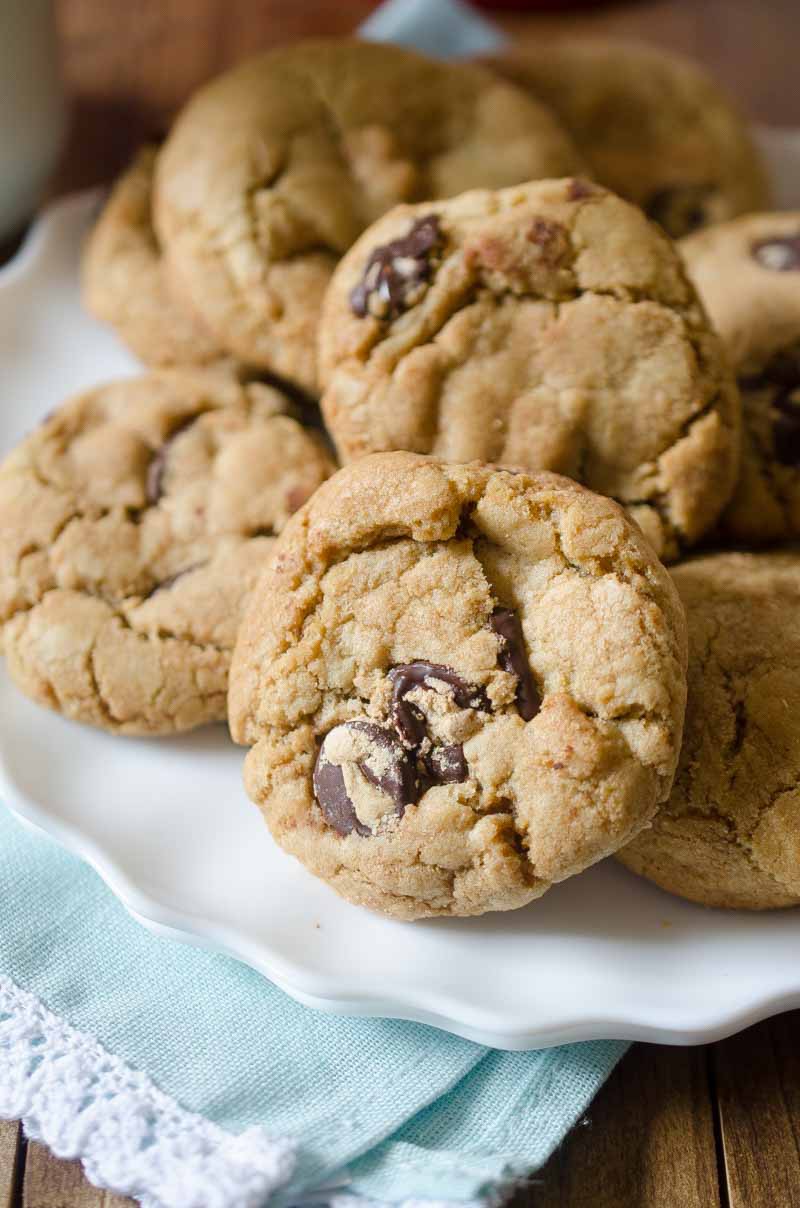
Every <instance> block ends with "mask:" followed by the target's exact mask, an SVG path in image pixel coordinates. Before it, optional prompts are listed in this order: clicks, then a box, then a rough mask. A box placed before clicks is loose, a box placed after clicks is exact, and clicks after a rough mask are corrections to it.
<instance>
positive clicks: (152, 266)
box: [81, 147, 237, 372]
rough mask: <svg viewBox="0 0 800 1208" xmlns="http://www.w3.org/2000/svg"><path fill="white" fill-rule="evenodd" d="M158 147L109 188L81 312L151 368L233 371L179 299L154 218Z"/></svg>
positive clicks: (90, 249)
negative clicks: (111, 332) (104, 326)
mask: <svg viewBox="0 0 800 1208" xmlns="http://www.w3.org/2000/svg"><path fill="white" fill-rule="evenodd" d="M156 155H157V150H156V148H155V147H143V148H142V150H141V151H140V152H139V154H138V155H137V156H136V158H135V159H134V161H133V163H132V164H131V166H130V167H129V168H128V169H127V171H126V172H124V173H123V174H122V176H121V177H120V178H119V180H118V181H117V182H116V184H115V185H114V188H113V189H112V191H111V194H110V196H109V198H108V201H107V202H106V204H105V206H104V207H103V210H102V213H101V214H100V217H99V219H98V220H97V223H96V224H95V226H94V228H93V229H92V231H91V234H90V235H89V239H88V241H87V244H86V247H85V249H84V254H83V262H82V266H81V272H82V278H83V281H82V284H83V300H84V304H85V305H86V309H87V310H88V311H90V313H91V314H93V315H94V316H95V318H97V319H100V320H101V322H104V323H108V324H110V326H111V327H113V328H114V329H115V331H116V332H117V334H118V335H119V337H120V339H121V340H122V341H123V342H124V343H125V344H127V346H128V347H129V348H130V350H131V352H133V353H134V354H135V355H136V356H137V357H138V358H139V360H140V361H142V362H143V363H144V364H145V365H150V366H153V367H155V368H170V367H175V366H181V365H186V366H208V365H213V366H215V367H217V366H218V367H220V368H223V369H230V370H231V371H232V372H233V371H235V370H236V369H237V366H236V363H235V361H234V359H233V358H232V357H230V356H229V355H228V354H227V352H226V351H225V349H224V348H223V346H222V344H220V343H219V341H218V340H216V339H215V338H214V337H213V336H212V335H211V332H210V331H209V330H208V329H207V328H206V327H205V326H204V324H203V323H202V322H201V321H200V320H199V319H198V318H197V317H196V316H195V315H194V314H193V313H192V312H191V310H190V308H189V307H188V306H186V305H185V304H183V303H181V302H179V301H178V300H177V298H176V297H175V294H174V290H173V289H172V286H171V285H170V281H169V272H168V269H167V266H166V263H165V261H164V257H163V255H162V253H161V247H160V245H159V242H158V238H157V236H156V233H155V230H154V228H153V220H152V193H153V173H154V171H155V162H156Z"/></svg>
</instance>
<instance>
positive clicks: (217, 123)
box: [155, 41, 579, 390]
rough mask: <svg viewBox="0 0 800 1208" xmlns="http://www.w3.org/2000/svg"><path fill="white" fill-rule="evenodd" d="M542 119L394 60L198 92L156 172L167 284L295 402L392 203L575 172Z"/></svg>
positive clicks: (231, 76)
mask: <svg viewBox="0 0 800 1208" xmlns="http://www.w3.org/2000/svg"><path fill="white" fill-rule="evenodd" d="M578 160H579V157H578V155H577V152H576V151H575V149H574V148H573V146H572V143H571V140H570V139H569V138H568V137H567V135H566V134H564V133H563V131H562V130H561V129H560V127H559V126H558V125H557V123H556V120H555V119H554V118H553V117H551V115H550V113H549V111H548V110H546V109H545V108H544V107H543V106H541V105H539V104H538V102H536V101H534V100H532V99H531V98H529V97H528V96H526V95H525V94H524V93H523V92H521V91H520V90H518V89H516V88H515V87H513V85H510V84H507V83H506V82H504V81H501V80H499V79H498V78H497V77H495V76H493V75H492V74H491V73H489V72H487V71H486V70H484V69H482V68H479V67H476V66H468V65H466V64H452V63H450V64H448V63H440V62H434V61H432V60H429V59H426V58H424V57H422V56H421V55H418V54H412V53H411V52H409V51H405V50H401V49H400V48H398V47H394V46H379V45H376V44H373V43H358V42H348V41H330V42H306V43H299V44H297V45H294V46H289V47H282V48H280V49H278V50H274V51H270V52H269V53H268V54H265V55H262V56H260V57H258V58H255V59H252V60H250V61H249V62H246V63H243V64H241V65H240V66H239V67H236V68H235V69H234V70H233V71H230V72H228V73H227V74H226V75H223V76H221V77H220V78H219V79H217V80H215V81H214V82H212V83H211V84H209V85H208V86H207V87H205V88H203V89H202V90H201V91H200V92H199V93H197V95H196V96H195V97H194V98H193V99H192V100H191V101H190V102H189V104H188V105H187V107H186V108H185V110H184V111H183V113H182V114H181V115H180V116H179V118H178V120H177V122H176V124H175V127H174V128H173V131H172V133H171V135H170V137H169V138H168V140H167V142H166V144H165V146H164V148H163V150H162V152H161V154H160V156H159V161H158V168H157V173H156V191H155V221H156V229H157V231H158V234H159V237H160V239H161V242H162V244H163V245H164V247H165V248H166V253H167V259H168V262H169V264H170V266H171V269H172V270H173V280H174V282H175V283H176V284H177V286H178V287H179V288H180V289H181V290H182V291H183V293H184V294H185V296H186V298H187V300H188V301H190V302H191V303H192V305H193V306H195V307H196V308H197V310H198V313H199V315H200V317H201V318H202V320H203V321H204V323H205V324H206V325H207V327H208V329H209V331H211V332H212V333H213V334H214V335H215V336H216V338H217V339H218V340H219V341H220V342H221V343H222V344H223V345H224V346H225V347H226V348H229V349H231V351H232V352H233V353H235V354H236V355H237V356H238V357H240V358H241V359H242V360H244V361H246V362H249V363H251V364H254V365H256V366H259V367H261V368H264V369H267V370H270V371H272V372H274V373H277V374H279V375H280V376H282V377H284V378H287V379H289V380H291V381H293V382H295V383H297V384H299V385H300V386H302V387H305V388H306V389H308V390H313V389H314V387H315V384H316V364H315V344H314V341H315V335H316V326H317V319H318V316H319V311H320V306H321V303H322V295H323V293H324V292H325V288H326V286H327V284H328V281H329V279H330V275H331V272H332V271H333V268H334V265H335V264H336V261H337V260H338V259H339V257H340V256H341V255H342V253H343V252H345V251H346V250H347V248H348V247H350V245H351V244H352V243H353V241H354V240H355V239H356V237H357V236H358V235H359V234H360V233H361V231H362V230H363V229H364V228H365V227H366V226H368V225H369V223H370V222H372V221H373V220H374V219H375V218H377V217H378V215H379V214H382V213H383V212H384V211H385V210H387V209H389V208H390V207H391V206H392V205H394V204H395V203H397V202H399V201H416V200H418V199H421V198H423V197H442V196H450V195H451V194H453V193H458V192H460V191H461V190H462V189H465V188H471V187H473V186H475V185H488V186H496V185H505V184H512V183H514V182H516V181H521V180H529V179H534V178H537V177H542V176H547V175H557V174H560V173H563V172H570V171H575V170H576V165H577V163H578Z"/></svg>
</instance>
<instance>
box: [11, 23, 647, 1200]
mask: <svg viewBox="0 0 800 1208" xmlns="http://www.w3.org/2000/svg"><path fill="white" fill-rule="evenodd" d="M362 32H363V33H364V35H365V36H368V37H371V38H373V39H377V40H392V41H397V42H401V43H404V44H406V45H415V46H418V47H420V48H421V49H423V50H427V51H429V52H431V53H434V54H441V55H443V56H447V55H455V54H467V53H477V52H479V51H484V50H491V49H494V48H496V46H497V45H498V44H499V42H500V40H501V38H500V35H499V34H498V32H497V31H496V30H495V29H494V27H492V26H491V25H489V24H488V23H487V22H485V21H484V20H483V19H482V18H480V17H479V16H478V15H477V14H476V13H473V12H471V11H470V10H468V9H467V8H466V6H465V5H463V4H461V3H460V2H459V0H390V3H388V4H386V5H384V6H383V8H382V9H380V10H379V11H378V12H377V13H375V14H373V16H372V17H371V18H370V21H369V22H368V24H367V26H366V27H365V28H364V30H363V31H362ZM624 1049H625V1045H624V1044H622V1043H620V1042H611V1041H610V1042H606V1043H592V1044H576V1045H572V1046H570V1047H565V1048H558V1049H549V1050H544V1051H541V1052H530V1053H506V1052H495V1051H491V1050H488V1049H485V1048H482V1047H480V1046H479V1045H476V1044H472V1043H470V1042H469V1041H466V1040H461V1039H459V1038H458V1037H455V1036H450V1035H447V1034H446V1033H444V1032H440V1031H437V1030H436V1029H433V1028H429V1027H424V1026H422V1025H419V1024H410V1023H403V1022H400V1021H397V1020H378V1019H343V1018H338V1017H335V1016H330V1015H324V1014H321V1013H318V1012H315V1011H311V1010H308V1009H306V1008H304V1007H301V1006H299V1005H298V1004H297V1003H295V1002H294V1001H293V1000H292V999H290V998H288V997H287V996H286V995H285V994H283V993H282V992H281V991H280V990H278V989H276V988H275V987H274V986H272V985H271V984H270V983H269V982H267V981H266V980H265V979H264V978H262V977H261V976H260V975H258V974H257V973H254V972H253V971H252V970H250V969H247V968H245V967H244V966H243V965H240V964H237V963H236V962H235V961H232V960H229V959H226V958H224V957H219V956H214V955H210V954H209V953H206V952H202V951H199V950H195V949H191V948H187V947H184V946H183V945H181V944H177V943H172V942H169V941H166V940H163V939H157V938H155V937H154V936H152V935H150V934H149V933H148V932H147V931H145V930H144V928H142V927H141V926H139V925H138V924H137V923H135V922H134V921H133V920H131V919H130V918H129V917H128V915H127V914H126V913H125V911H124V910H123V908H122V907H121V906H120V905H119V904H118V903H117V901H116V900H115V899H114V898H113V897H112V895H111V894H110V893H109V892H108V891H107V890H106V889H105V888H104V886H103V885H102V883H101V882H100V880H99V879H98V878H97V877H96V875H95V874H94V873H93V872H92V871H91V870H90V869H88V868H87V867H85V866H84V865H82V864H81V863H80V862H79V861H78V860H76V859H75V858H74V857H72V856H70V855H67V854H66V853H65V852H63V851H61V850H60V849H59V848H57V847H56V846H55V845H54V844H53V843H51V842H50V841H49V840H47V839H45V838H43V837H40V836H37V835H34V834H31V833H29V832H28V831H27V830H25V829H23V828H22V826H21V825H20V824H19V823H18V822H17V821H15V820H14V819H13V818H12V816H11V815H10V814H9V813H8V812H7V811H6V810H5V809H4V808H3V807H2V806H0V1116H2V1117H7V1118H9V1119H18V1118H22V1119H23V1120H24V1121H25V1126H26V1129H27V1132H28V1134H29V1136H31V1137H34V1138H35V1139H37V1140H42V1141H44V1142H45V1143H46V1144H47V1145H49V1146H50V1148H51V1149H53V1151H54V1152H55V1153H56V1154H58V1155H59V1156H61V1157H65V1158H75V1157H79V1158H81V1159H82V1160H83V1163H84V1166H85V1169H86V1173H87V1175H88V1176H89V1178H90V1179H91V1180H92V1181H93V1182H95V1183H97V1184H98V1185H99V1186H101V1187H107V1188H110V1189H111V1190H113V1191H117V1192H120V1193H123V1194H127V1195H132V1196H135V1197H137V1198H138V1199H139V1200H140V1201H141V1202H142V1204H144V1205H147V1206H150V1208H249V1206H251V1205H252V1206H255V1205H261V1204H266V1203H268V1202H269V1203H270V1204H274V1205H277V1206H278V1208H280V1206H281V1205H286V1206H289V1205H297V1204H301V1203H305V1202H314V1203H319V1202H321V1201H322V1202H332V1203H334V1204H341V1205H342V1208H345V1206H346V1205H347V1204H352V1205H355V1204H359V1205H364V1206H366V1205H367V1204H368V1203H370V1204H375V1203H376V1202H377V1203H379V1204H380V1203H384V1204H389V1203H391V1204H405V1205H407V1206H408V1208H411V1205H412V1204H414V1205H415V1208H423V1206H424V1205H430V1206H431V1208H433V1205H446V1204H451V1203H459V1204H475V1205H479V1204H490V1203H494V1202H496V1201H497V1200H498V1199H499V1198H500V1197H501V1195H502V1194H503V1192H504V1191H505V1190H507V1189H508V1188H509V1187H511V1186H513V1185H514V1184H515V1183H516V1182H518V1181H519V1180H522V1179H524V1178H526V1177H528V1176H529V1175H530V1173H531V1172H532V1171H534V1170H536V1168H537V1167H539V1166H540V1165H541V1164H542V1163H543V1162H544V1161H545V1160H546V1159H547V1157H548V1155H549V1154H550V1153H551V1152H552V1150H553V1148H554V1147H555V1146H556V1145H557V1144H558V1142H559V1141H560V1140H561V1139H562V1137H563V1136H564V1134H565V1133H566V1132H567V1130H568V1129H569V1128H570V1127H571V1126H572V1124H573V1123H574V1122H575V1120H576V1119H577V1118H578V1117H579V1116H580V1115H581V1114H582V1113H583V1112H584V1110H585V1108H586V1106H587V1104H588V1103H589V1102H590V1100H591V1098H592V1096H593V1095H594V1094H595V1092H596V1091H597V1089H598V1087H599V1086H600V1085H601V1084H602V1082H603V1081H604V1079H605V1078H606V1077H607V1075H608V1073H609V1072H610V1070H611V1069H612V1067H613V1066H614V1064H615V1062H616V1061H617V1060H618V1058H619V1057H620V1055H621V1054H622V1052H623V1051H624Z"/></svg>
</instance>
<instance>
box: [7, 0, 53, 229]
mask: <svg viewBox="0 0 800 1208" xmlns="http://www.w3.org/2000/svg"><path fill="white" fill-rule="evenodd" d="M65 127H66V108H65V104H64V94H63V91H62V88H61V78H60V76H59V69H58V46H57V38H56V28H55V15H54V12H53V3H52V0H0V239H2V238H3V237H4V236H7V235H11V234H12V233H14V232H15V231H16V230H18V229H19V228H20V227H21V226H22V225H23V223H24V222H25V221H26V220H27V219H28V218H30V216H31V215H32V213H33V212H34V210H35V208H36V206H37V204H38V203H39V201H40V200H41V196H42V192H43V189H44V187H45V185H46V183H47V179H48V177H49V176H50V174H51V172H52V171H53V168H54V167H55V164H56V160H57V158H58V153H59V151H60V150H61V145H62V139H63V136H64V131H65Z"/></svg>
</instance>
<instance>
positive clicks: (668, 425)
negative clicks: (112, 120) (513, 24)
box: [0, 41, 800, 919]
mask: <svg viewBox="0 0 800 1208" xmlns="http://www.w3.org/2000/svg"><path fill="white" fill-rule="evenodd" d="M768 203H769V199H768V195H767V188H766V184H765V179H764V174H763V170H762V167H761V164H760V162H759V159H758V156H757V154H756V152H755V150H754V148H753V145H752V143H751V141H750V138H749V136H748V133H747V130H746V128H745V126H744V124H743V122H742V119H741V118H740V117H739V116H738V115H737V113H736V112H735V110H734V109H733V108H732V106H731V105H730V103H729V102H728V101H727V99H726V98H724V97H723V96H722V95H720V93H719V92H718V90H717V89H716V87H715V86H714V84H713V83H712V82H711V81H709V80H708V79H707V78H706V76H705V75H704V74H703V73H702V72H701V71H699V70H698V69H697V68H696V67H694V66H693V65H691V64H689V63H686V62H684V61H683V60H681V59H676V58H674V57H672V56H667V55H665V54H663V53H661V52H656V51H653V50H651V49H648V48H644V47H636V46H631V45H627V44H618V43H559V44H557V45H556V46H548V47H546V48H544V49H542V50H540V51H537V52H536V53H529V54H526V55H525V56H522V55H518V56H514V57H511V58H507V59H504V60H497V61H493V62H491V63H487V64H481V65H477V64H458V65H455V64H443V63H438V62H433V61H430V60H428V59H425V58H423V57H421V56H419V55H416V54H412V53H410V52H407V51H404V50H400V49H397V48H393V47H387V46H377V45H373V44H366V43H358V42H348V41H327V42H322V41H321V42H311V43H304V44H300V45H296V46H291V47H288V48H283V49H280V50H277V51H272V52H270V53H268V54H265V55H262V56H260V57H259V58H256V59H253V60H252V61H249V62H247V63H244V64H242V65H241V66H239V67H237V68H236V69H234V70H233V71H230V72H228V73H227V74H226V75H224V76H222V77H220V78H219V79H217V80H215V81H213V82H212V83H211V84H209V85H208V86H207V87H205V88H204V89H202V90H201V91H200V92H199V93H198V94H197V95H196V96H194V97H193V98H192V99H191V100H190V101H189V103H188V104H187V105H186V107H185V109H184V110H183V112H182V113H181V114H180V115H179V116H178V118H177V120H176V122H175V124H174V126H173V128H172V130H171V132H170V134H169V136H168V138H167V139H166V142H165V143H164V144H163V145H162V146H160V147H147V148H144V149H143V150H142V151H141V153H140V154H139V156H138V157H137V159H136V160H135V162H134V163H133V165H132V166H131V167H130V169H129V170H128V171H127V172H126V174H125V175H124V176H123V177H122V178H121V180H119V181H118V182H117V184H116V186H115V187H114V190H113V192H112V193H111V196H110V198H109V200H108V202H107V204H106V206H105V209H104V211H103V213H102V214H101V216H100V218H99V221H98V223H97V225H96V227H95V229H94V231H93V232H92V234H91V236H90V239H89V241H88V245H87V248H86V252H85V258H84V289H85V298H86V303H87V306H88V308H89V309H90V311H91V312H92V313H93V314H94V315H95V316H96V317H97V318H99V319H101V320H104V321H106V322H108V323H110V324H112V325H113V327H114V328H115V329H116V331H117V333H118V334H119V336H120V338H121V339H122V340H123V341H124V342H125V343H126V344H127V345H128V346H129V347H130V348H131V349H132V350H133V351H134V352H135V353H136V354H137V356H138V357H139V358H140V359H141V360H142V361H143V362H144V363H145V366H146V367H147V369H148V371H147V372H146V373H143V374H142V375H141V376H139V377H137V378H134V379H131V380H126V381H120V382H115V383H110V384H106V385H101V386H98V387H97V388H96V389H94V390H91V391H89V392H88V393H86V394H83V395H82V396H81V397H79V398H76V399H73V400H71V401H68V402H67V403H65V404H63V405H62V406H61V407H60V408H58V409H57V410H56V411H54V412H53V413H51V415H50V416H49V417H48V418H47V419H46V420H45V421H44V422H43V423H42V425H41V426H40V427H39V428H38V429H37V431H35V432H34V433H33V434H32V435H31V436H29V437H28V438H27V440H25V441H24V442H23V443H22V444H21V445H20V446H19V447H18V448H17V449H16V450H14V451H13V452H12V453H11V455H10V456H9V457H8V458H7V459H6V461H5V463H4V464H3V465H2V467H0V626H1V627H2V628H1V629H0V632H1V633H2V643H3V650H4V653H5V656H6V660H7V665H8V669H9V671H10V674H11V676H12V677H13V679H14V681H15V682H16V683H17V684H18V686H19V687H20V688H21V689H22V690H23V691H24V692H26V693H27V694H28V695H30V696H31V697H33V698H34V699H35V700H37V701H39V702H40V703H42V704H44V705H48V706H50V707H51V708H54V709H57V710H59V711H60V712H62V713H63V714H64V715H65V716H66V717H69V718H71V719H73V720H75V721H78V722H83V723H88V724H92V725H96V726H100V727H102V728H104V729H106V730H110V731H113V732H115V733H117V734H121V735H126V734H137V735H163V734H171V733H176V732H178V731H181V730H185V729H188V728H190V727H194V726H198V725H201V724H204V723H207V722H214V721H217V722H221V721H226V720H227V722H228V725H229V727H230V732H231V735H232V737H233V739H234V740H235V741H236V742H239V743H242V744H244V745H246V746H247V747H249V748H250V750H249V753H248V755H247V757H246V760H245V771H244V775H245V783H246V786H247V790H248V792H249V794H250V796H251V797H252V799H253V801H254V802H255V803H256V804H257V805H258V806H259V808H260V809H261V811H262V813H263V815H264V817H265V819H266V822H267V824H268V825H269V828H270V830H271V832H272V834H273V836H274V838H275V839H276V840H277V842H278V843H280V844H281V846H282V847H284V848H285V849H286V851H287V852H289V853H291V854H292V855H294V856H296V857H297V858H298V859H299V860H300V861H302V863H303V864H304V865H305V866H306V867H307V868H308V869H310V870H311V871H312V872H313V873H315V874H316V875H317V876H320V877H322V878H323V879H325V880H326V881H327V882H329V884H330V885H332V886H333V888H334V889H336V890H337V891H338V892H339V893H341V894H342V895H344V896H345V897H346V898H348V899H350V900H351V901H353V902H356V903H358V904H360V905H364V906H368V907H371V908H373V909H376V910H380V911H383V912H385V913H387V914H390V915H394V916H396V917H400V918H404V919H415V918H422V917H426V916H431V915H477V914H481V913H483V912H485V911H488V910H507V909H512V908H515V907H518V906H522V905H525V904H526V903H528V902H530V901H532V900H533V899H534V898H537V897H539V896H541V895H542V894H543V893H544V892H545V891H546V890H547V889H548V888H549V887H550V886H551V885H552V884H553V883H555V882H557V881H561V880H564V879H565V878H567V877H569V876H572V875H575V874H576V873H579V872H581V871H582V870H583V869H585V868H587V867H588V866H589V865H591V864H593V863H595V862H596V861H597V860H599V859H602V858H603V857H605V856H608V855H610V854H612V853H615V852H617V853H619V854H620V858H621V859H622V860H623V862H624V863H626V864H627V865H628V866H629V867H630V868H632V869H634V870H635V871H637V872H639V873H641V874H643V875H644V876H647V877H649V878H651V879H652V880H654V881H656V882H657V883H658V884H660V885H662V886H663V887H665V888H667V889H669V890H671V891H673V892H675V893H678V894H682V895H684V896H686V897H690V898H693V899H695V900H698V901H701V902H706V903H709V904H716V905H724V906H746V907H753V908H760V907H771V906H785V905H790V904H793V903H797V902H800V790H798V778H799V777H800V725H798V723H796V722H795V717H796V716H798V715H799V713H800V711H799V710H798V708H797V707H796V706H798V705H800V625H798V623H797V622H796V621H795V619H794V617H795V604H796V602H797V601H798V597H800V555H799V554H796V553H794V552H792V550H791V548H790V543H791V542H792V541H793V540H796V539H797V537H798V536H800V285H798V282H800V276H799V275H798V274H800V215H792V214H768V213H761V214H759V215H756V216H753V215H749V216H748V215H747V214H746V212H747V211H751V210H754V209H761V210H764V209H765V208H766V206H767V205H768ZM743 214H745V216H744V217H742V216H741V215H743ZM673 239H680V242H679V243H678V244H677V245H676V244H675V243H673ZM689 274H691V277H693V279H694V282H695V285H693V284H692V283H691V280H690V275H689ZM697 290H699V293H700V296H698V292H697ZM701 297H702V301H701V300H700V299H701ZM795 307H797V310H795ZM706 308H707V309H706ZM709 315H710V316H711V317H710V318H709ZM796 327H797V328H798V330H795V328H796ZM737 379H738V382H737ZM317 404H319V409H317ZM320 417H321V418H320ZM742 417H744V422H742ZM337 464H338V465H339V466H341V468H337ZM765 543H771V544H772V545H775V544H783V545H785V546H787V548H785V549H781V550H780V551H775V550H773V549H770V550H768V551H765V552H742V546H747V547H748V549H753V550H755V548H756V547H757V546H759V547H760V546H762V545H764V544H765ZM709 551H715V552H709ZM665 564H669V565H670V570H669V571H668V570H667V569H666V568H665ZM687 623H688V626H687ZM795 653H797V656H798V667H797V668H795V667H794V654H795ZM687 660H688V709H687ZM684 722H685V725H684ZM676 770H677V774H676ZM224 825H225V822H224V816H222V815H221V816H220V826H224Z"/></svg>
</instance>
